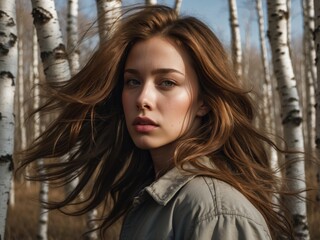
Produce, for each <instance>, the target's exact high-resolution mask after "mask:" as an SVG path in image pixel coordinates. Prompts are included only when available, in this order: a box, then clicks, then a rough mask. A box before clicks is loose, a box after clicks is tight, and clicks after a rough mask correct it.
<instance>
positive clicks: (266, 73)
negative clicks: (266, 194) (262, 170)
mask: <svg viewBox="0 0 320 240" xmlns="http://www.w3.org/2000/svg"><path fill="white" fill-rule="evenodd" d="M256 10H257V16H258V25H259V38H260V52H261V62H262V66H263V77H264V83H263V90H262V91H263V111H264V117H265V120H266V126H267V128H268V129H270V131H271V132H272V133H275V121H274V119H275V112H274V108H273V107H272V106H274V104H273V91H272V84H271V79H270V69H269V63H268V51H267V46H266V40H265V29H264V17H263V9H262V3H261V0H256ZM270 165H271V166H272V168H273V169H277V168H278V166H279V165H278V155H277V152H276V150H275V149H274V148H270Z"/></svg>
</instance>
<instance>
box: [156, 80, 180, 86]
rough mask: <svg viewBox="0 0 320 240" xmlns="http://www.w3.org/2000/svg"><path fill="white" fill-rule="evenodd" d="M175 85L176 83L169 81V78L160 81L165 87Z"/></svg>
mask: <svg viewBox="0 0 320 240" xmlns="http://www.w3.org/2000/svg"><path fill="white" fill-rule="evenodd" d="M175 85H176V83H175V82H174V81H171V80H165V81H162V82H161V83H160V86H162V87H166V88H169V87H173V86H175Z"/></svg>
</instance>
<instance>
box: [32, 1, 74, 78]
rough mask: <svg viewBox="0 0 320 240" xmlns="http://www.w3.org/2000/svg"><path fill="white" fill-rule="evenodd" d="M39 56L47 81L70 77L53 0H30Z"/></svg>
mask: <svg viewBox="0 0 320 240" xmlns="http://www.w3.org/2000/svg"><path fill="white" fill-rule="evenodd" d="M31 1H32V8H33V9H32V15H33V19H34V25H35V27H36V29H37V36H38V41H39V45H40V50H41V53H40V56H41V60H42V63H43V69H44V73H45V75H46V80H47V81H48V82H49V83H52V82H56V81H65V80H68V79H69V78H70V70H69V63H68V60H67V54H66V49H65V45H64V44H63V39H62V34H61V31H60V26H59V21H58V16H57V12H56V9H55V3H54V0H31Z"/></svg>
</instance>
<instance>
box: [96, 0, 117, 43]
mask: <svg viewBox="0 0 320 240" xmlns="http://www.w3.org/2000/svg"><path fill="white" fill-rule="evenodd" d="M96 1H97V12H98V28H99V38H100V43H102V42H103V41H104V40H105V39H107V38H108V35H110V34H112V29H115V27H116V26H114V25H116V22H117V20H118V19H119V18H120V16H121V6H122V3H121V0H96Z"/></svg>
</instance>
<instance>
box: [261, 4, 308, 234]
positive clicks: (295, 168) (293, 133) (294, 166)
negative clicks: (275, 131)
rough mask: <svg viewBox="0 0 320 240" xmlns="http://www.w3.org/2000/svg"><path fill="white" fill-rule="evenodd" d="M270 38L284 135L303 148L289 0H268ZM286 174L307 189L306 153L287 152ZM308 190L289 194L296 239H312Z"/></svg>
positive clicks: (293, 147)
mask: <svg viewBox="0 0 320 240" xmlns="http://www.w3.org/2000/svg"><path fill="white" fill-rule="evenodd" d="M267 2H268V20H269V41H270V45H271V49H272V61H273V68H274V73H275V76H276V78H277V82H278V89H279V95H280V101H281V111H282V124H283V132H284V134H283V135H284V139H285V141H286V143H287V148H288V150H289V151H299V152H303V151H304V142H303V134H302V124H301V123H302V114H301V109H300V105H299V104H300V99H299V96H298V91H297V87H296V80H295V76H294V73H293V67H292V62H291V58H290V54H289V46H288V38H287V36H288V35H287V30H288V28H287V24H288V23H287V21H288V16H287V14H288V12H287V2H286V0H268V1H267ZM285 160H286V162H287V168H286V176H287V177H288V179H290V181H289V182H288V187H289V188H290V190H292V191H295V192H299V191H304V190H305V189H306V184H305V168H304V167H305V166H304V161H303V155H302V154H300V153H288V154H286V157H285ZM305 197H306V193H305V192H301V193H299V196H298V197H286V204H287V207H288V210H289V212H290V215H291V216H290V217H291V220H292V223H293V228H294V235H295V236H296V238H297V239H309V238H310V237H309V230H308V224H307V209H306V202H305V201H304V199H305Z"/></svg>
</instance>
